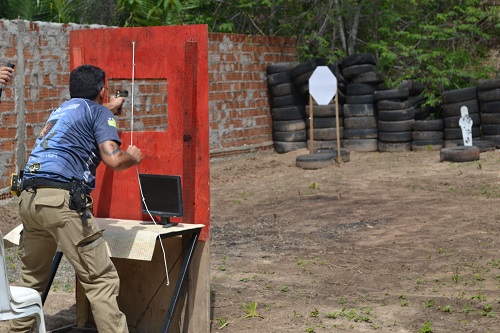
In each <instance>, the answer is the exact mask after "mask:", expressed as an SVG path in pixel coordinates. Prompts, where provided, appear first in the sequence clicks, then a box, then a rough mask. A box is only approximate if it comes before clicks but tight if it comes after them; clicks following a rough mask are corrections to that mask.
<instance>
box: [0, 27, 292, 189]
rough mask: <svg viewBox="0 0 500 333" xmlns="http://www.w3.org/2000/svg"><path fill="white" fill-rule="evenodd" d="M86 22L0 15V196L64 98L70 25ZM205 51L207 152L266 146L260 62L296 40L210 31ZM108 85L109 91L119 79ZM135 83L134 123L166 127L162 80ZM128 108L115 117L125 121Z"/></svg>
mask: <svg viewBox="0 0 500 333" xmlns="http://www.w3.org/2000/svg"><path fill="white" fill-rule="evenodd" d="M93 28H103V26H98V25H75V24H56V23H44V22H28V21H22V20H15V21H6V20H0V64H5V63H7V61H12V62H14V63H15V64H16V75H15V82H13V83H12V84H9V85H7V87H5V89H4V91H3V93H2V98H1V103H0V147H1V150H0V189H3V190H0V196H2V195H3V196H8V185H9V181H10V175H11V173H12V172H15V171H17V170H18V169H19V168H20V167H22V166H24V164H25V162H26V158H27V156H28V154H29V152H30V150H31V148H32V147H33V145H34V142H35V137H36V135H38V134H39V133H40V131H41V129H42V128H43V126H44V123H45V121H46V119H47V118H48V116H49V114H50V112H51V111H52V110H53V109H54V108H56V107H57V106H59V104H61V103H62V102H63V101H65V100H67V99H68V98H69V91H68V78H69V66H70V64H69V32H70V31H71V30H82V29H93ZM208 56H209V106H210V154H211V156H218V155H223V154H230V153H239V152H245V151H248V150H252V149H268V148H271V147H272V123H271V114H270V109H269V103H268V95H267V85H266V66H267V65H268V64H271V63H277V62H295V60H296V50H295V39H293V38H284V37H267V36H247V35H229V34H209V55H208ZM109 85H110V92H111V91H115V87H121V86H123V85H126V83H124V82H111V81H110V82H109ZM134 87H136V88H137V89H138V90H141V94H142V93H143V92H144V94H142V95H143V97H141V98H140V99H139V98H138V99H137V100H136V101H135V102H134V115H135V114H136V112H140V113H141V114H140V116H139V117H138V118H136V119H135V120H134V128H137V129H144V130H163V129H165V128H166V122H165V118H164V117H162V116H161V115H162V114H167V115H168V107H167V105H165V103H166V100H167V96H166V95H165V94H163V97H162V96H161V95H162V92H163V91H164V90H165V88H166V85H165V84H164V83H161V82H151V81H149V82H142V83H141V82H137V81H136V83H135V85H134ZM142 90H144V91H142ZM146 92H147V94H146ZM136 96H139V95H138V94H137V91H136ZM127 107H128V108H130V106H124V110H123V111H124V112H123V115H124V116H121V119H120V117H119V118H118V120H119V122H120V123H119V124H120V126H121V127H125V128H126V127H127V124H128V120H127V119H126V117H125V116H126V115H127V112H130V111H129V110H128V109H127ZM141 116H143V117H142V118H141ZM153 118H154V119H153Z"/></svg>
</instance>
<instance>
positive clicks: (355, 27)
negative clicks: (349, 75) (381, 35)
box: [347, 0, 362, 54]
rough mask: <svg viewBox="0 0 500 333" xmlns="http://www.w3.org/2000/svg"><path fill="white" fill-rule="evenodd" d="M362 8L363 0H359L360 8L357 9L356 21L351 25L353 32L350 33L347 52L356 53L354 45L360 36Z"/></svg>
mask: <svg viewBox="0 0 500 333" xmlns="http://www.w3.org/2000/svg"><path fill="white" fill-rule="evenodd" d="M361 8H362V3H361V0H358V8H357V10H356V15H355V17H354V22H353V24H352V27H351V32H350V33H349V45H348V49H347V54H353V53H354V47H355V46H356V40H357V36H358V28H359V19H360V17H361Z"/></svg>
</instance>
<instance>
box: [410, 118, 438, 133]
mask: <svg viewBox="0 0 500 333" xmlns="http://www.w3.org/2000/svg"><path fill="white" fill-rule="evenodd" d="M443 128H444V123H443V120H442V119H430V120H415V123H414V124H413V130H414V131H442V130H443Z"/></svg>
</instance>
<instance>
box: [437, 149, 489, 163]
mask: <svg viewBox="0 0 500 333" xmlns="http://www.w3.org/2000/svg"><path fill="white" fill-rule="evenodd" d="M480 153H481V151H480V149H479V147H475V146H457V147H448V148H443V149H441V152H440V154H439V157H440V159H439V161H440V162H471V161H477V160H479V158H480Z"/></svg>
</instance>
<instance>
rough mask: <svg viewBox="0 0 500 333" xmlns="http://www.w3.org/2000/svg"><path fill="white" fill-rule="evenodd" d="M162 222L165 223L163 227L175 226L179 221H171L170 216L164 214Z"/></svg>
mask: <svg viewBox="0 0 500 333" xmlns="http://www.w3.org/2000/svg"><path fill="white" fill-rule="evenodd" d="M160 224H162V225H163V228H170V227H175V226H176V225H178V224H179V223H176V222H170V217H166V216H162V217H161V220H160Z"/></svg>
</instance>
